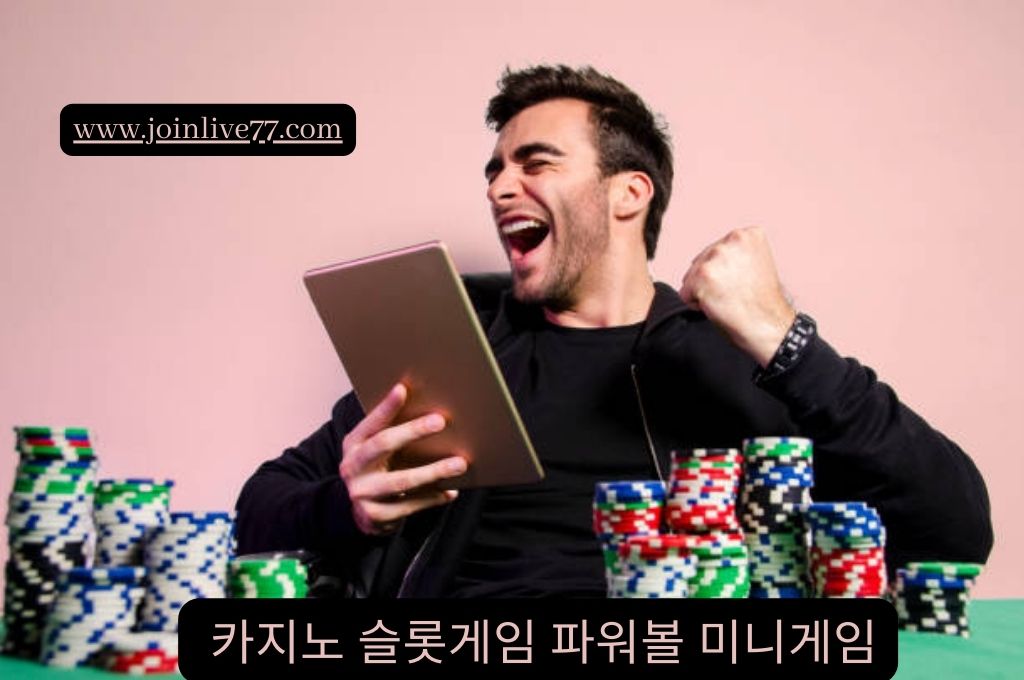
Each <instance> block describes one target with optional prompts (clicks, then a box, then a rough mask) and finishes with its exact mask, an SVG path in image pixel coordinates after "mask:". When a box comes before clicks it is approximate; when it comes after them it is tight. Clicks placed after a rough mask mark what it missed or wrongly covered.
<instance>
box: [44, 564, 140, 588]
mask: <svg viewBox="0 0 1024 680" xmlns="http://www.w3.org/2000/svg"><path fill="white" fill-rule="evenodd" d="M145 576H146V569H145V567H106V568H101V569H90V568H88V567H76V568H74V569H70V570H68V571H67V572H65V573H64V582H66V583H68V584H71V583H81V584H89V585H97V586H99V585H105V584H119V583H124V584H133V583H138V582H139V581H141V580H142V579H143V578H144V577H145Z"/></svg>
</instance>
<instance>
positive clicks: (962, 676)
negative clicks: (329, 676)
mask: <svg viewBox="0 0 1024 680" xmlns="http://www.w3.org/2000/svg"><path fill="white" fill-rule="evenodd" d="M969 617H970V623H971V637H970V638H969V639H963V638H959V637H951V636H948V635H937V634H930V633H906V632H901V633H900V634H899V637H900V641H899V645H900V652H899V654H900V663H899V670H898V671H897V672H896V676H895V677H896V678H897V680H916V679H917V678H922V679H925V678H927V679H928V680H937V679H945V678H949V679H950V680H985V679H988V678H1000V679H1003V678H1014V679H1016V678H1024V600H974V601H972V602H971V604H970V609H969ZM830 665H831V663H830ZM827 674H828V671H827V667H826V666H822V677H827ZM121 677H129V676H125V675H119V674H114V673H107V672H105V671H101V670H97V669H92V668H76V669H73V670H66V669H59V668H47V667H45V666H42V665H40V664H37V663H33V662H31V661H23V660H20V659H11V658H8V657H3V656H0V678H4V680H21V679H22V678H24V679H25V680H35V679H37V678H38V679H40V680H44V679H45V680H56V679H58V678H63V680H79V678H82V679H85V678H90V679H91V680H97V679H99V678H105V679H106V680H110V679H111V678H121ZM149 677H170V678H174V677H180V676H174V675H164V676H149ZM410 677H415V675H414V674H410Z"/></svg>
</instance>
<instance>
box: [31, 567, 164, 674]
mask: <svg viewBox="0 0 1024 680" xmlns="http://www.w3.org/2000/svg"><path fill="white" fill-rule="evenodd" d="M145 574H146V570H145V569H144V568H142V567H115V568H111V569H88V568H76V569H71V570H69V571H68V572H66V573H65V574H63V575H62V576H61V578H60V580H59V581H58V585H57V601H56V603H55V604H54V607H53V611H52V612H51V613H50V617H49V619H48V621H47V624H46V632H45V634H44V635H43V649H42V654H41V655H40V660H41V661H42V662H43V663H44V664H46V665H48V666H58V667H61V668H73V667H75V666H84V665H86V664H87V663H89V662H90V661H91V660H92V658H93V656H94V655H95V654H96V652H98V651H99V650H100V649H101V648H102V647H103V644H104V639H105V637H106V636H107V635H109V634H110V633H111V632H114V631H121V632H127V631H128V630H130V629H131V627H132V626H133V625H135V620H136V609H137V608H138V605H139V602H141V601H142V594H143V592H145V588H143V586H142V582H143V578H144V577H145Z"/></svg>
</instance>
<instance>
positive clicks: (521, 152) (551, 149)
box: [484, 142, 565, 177]
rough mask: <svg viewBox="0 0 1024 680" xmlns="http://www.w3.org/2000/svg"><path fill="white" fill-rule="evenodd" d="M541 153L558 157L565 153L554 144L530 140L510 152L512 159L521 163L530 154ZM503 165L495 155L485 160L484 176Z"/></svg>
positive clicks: (498, 169)
mask: <svg viewBox="0 0 1024 680" xmlns="http://www.w3.org/2000/svg"><path fill="white" fill-rule="evenodd" d="M541 153H543V154H548V155H551V156H558V157H562V156H565V153H564V152H563V151H562V150H561V149H559V148H558V147H556V146H552V145H551V144H547V143H546V142H530V143H529V144H523V145H522V146H520V147H518V148H516V150H515V151H513V152H512V160H514V161H516V162H517V163H522V162H523V161H525V160H526V159H527V158H529V157H530V156H535V155H537V154H541ZM504 167H505V163H504V161H502V160H501V159H500V158H498V157H497V156H495V157H493V158H491V160H489V161H487V165H485V166H484V177H490V176H491V175H493V174H494V173H496V172H498V171H500V170H501V169H502V168H504Z"/></svg>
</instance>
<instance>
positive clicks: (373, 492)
mask: <svg viewBox="0 0 1024 680" xmlns="http://www.w3.org/2000/svg"><path fill="white" fill-rule="evenodd" d="M466 467H467V464H466V460H465V459H464V458H462V457H461V456H451V457H449V458H443V459H441V460H438V461H435V462H433V463H430V464H428V465H420V466H417V467H413V468H408V469H405V470H392V471H389V472H374V473H370V474H367V475H365V476H364V477H362V478H360V479H359V480H358V481H356V482H355V483H354V486H355V487H356V488H355V489H354V490H352V489H350V491H349V492H350V493H351V494H355V495H356V496H357V497H361V498H367V499H372V500H383V499H386V498H396V497H399V496H401V495H402V494H405V495H409V494H415V493H416V492H418V491H421V490H423V489H424V488H426V487H427V486H429V485H431V484H434V483H436V482H438V481H440V480H442V479H449V478H452V477H458V476H459V475H461V474H462V473H464V472H465V471H466Z"/></svg>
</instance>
